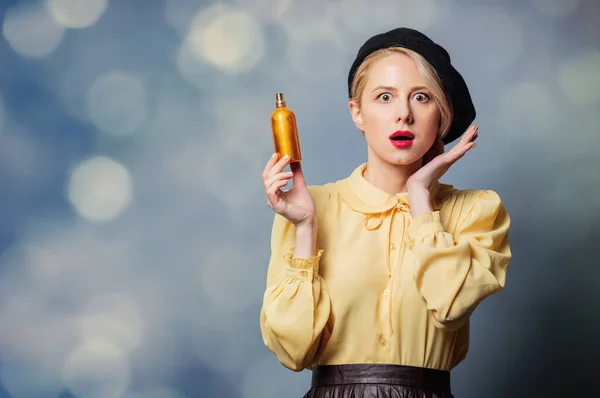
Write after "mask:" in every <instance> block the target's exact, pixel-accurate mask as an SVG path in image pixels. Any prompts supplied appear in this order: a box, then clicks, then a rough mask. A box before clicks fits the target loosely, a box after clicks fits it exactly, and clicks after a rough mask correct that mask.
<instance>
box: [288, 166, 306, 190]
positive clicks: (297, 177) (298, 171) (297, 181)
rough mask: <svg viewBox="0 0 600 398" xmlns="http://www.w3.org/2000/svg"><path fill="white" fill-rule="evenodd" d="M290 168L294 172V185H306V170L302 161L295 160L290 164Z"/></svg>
mask: <svg viewBox="0 0 600 398" xmlns="http://www.w3.org/2000/svg"><path fill="white" fill-rule="evenodd" d="M290 169H291V170H292V173H293V180H292V181H293V182H294V186H295V187H298V186H306V181H305V180H304V172H303V171H302V164H301V163H300V162H294V163H292V164H290Z"/></svg>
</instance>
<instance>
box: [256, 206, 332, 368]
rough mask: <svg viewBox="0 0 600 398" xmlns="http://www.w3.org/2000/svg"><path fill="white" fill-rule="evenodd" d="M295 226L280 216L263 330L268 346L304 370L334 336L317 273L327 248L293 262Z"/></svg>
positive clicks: (287, 362) (324, 290)
mask: <svg viewBox="0 0 600 398" xmlns="http://www.w3.org/2000/svg"><path fill="white" fill-rule="evenodd" d="M295 231H296V228H295V226H294V225H293V224H292V223H290V222H289V221H288V220H287V219H285V218H284V217H282V216H280V215H278V214H276V215H275V220H274V222H273V229H272V234H271V259H270V262H269V268H268V271H267V288H266V291H265V294H264V298H263V306H262V310H261V319H260V327H261V333H262V336H263V340H264V342H265V345H266V346H267V347H268V348H269V349H270V350H271V351H272V352H273V353H274V354H275V355H277V357H278V359H279V361H280V362H281V363H282V364H283V365H284V366H285V367H286V368H288V369H291V370H294V371H301V370H303V369H305V368H307V367H310V366H311V364H312V363H313V362H314V361H315V360H316V359H317V358H318V356H319V355H320V353H321V352H322V349H323V348H324V346H325V344H326V343H327V340H328V339H329V337H330V332H331V330H330V327H329V326H328V319H329V315H330V312H331V302H330V295H329V292H328V290H327V287H326V286H325V283H324V281H323V279H322V277H321V276H320V275H319V261H320V259H321V255H322V254H323V250H320V249H318V250H317V253H316V255H315V256H314V257H312V258H292V255H293V253H294V245H295Z"/></svg>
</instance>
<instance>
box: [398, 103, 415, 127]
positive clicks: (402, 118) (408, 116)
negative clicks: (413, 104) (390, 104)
mask: <svg viewBox="0 0 600 398" xmlns="http://www.w3.org/2000/svg"><path fill="white" fill-rule="evenodd" d="M396 122H404V123H406V124H411V123H412V122H413V116H412V111H411V109H410V104H409V102H408V101H399V102H398V106H397V108H396Z"/></svg>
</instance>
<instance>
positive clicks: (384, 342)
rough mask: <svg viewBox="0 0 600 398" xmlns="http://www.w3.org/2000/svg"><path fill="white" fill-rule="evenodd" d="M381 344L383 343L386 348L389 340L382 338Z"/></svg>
mask: <svg viewBox="0 0 600 398" xmlns="http://www.w3.org/2000/svg"><path fill="white" fill-rule="evenodd" d="M379 342H380V343H381V345H382V347H385V346H386V345H387V340H386V339H385V338H384V337H382V338H381V340H379Z"/></svg>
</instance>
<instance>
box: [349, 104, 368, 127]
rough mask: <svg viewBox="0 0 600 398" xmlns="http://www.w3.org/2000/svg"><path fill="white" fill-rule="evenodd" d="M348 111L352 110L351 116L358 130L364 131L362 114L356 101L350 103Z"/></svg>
mask: <svg viewBox="0 0 600 398" xmlns="http://www.w3.org/2000/svg"><path fill="white" fill-rule="evenodd" d="M348 109H349V110H350V115H352V121H353V122H354V124H355V125H356V128H357V129H359V130H360V131H364V128H363V120H362V113H361V111H360V106H359V105H358V103H357V102H356V100H350V101H348Z"/></svg>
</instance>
